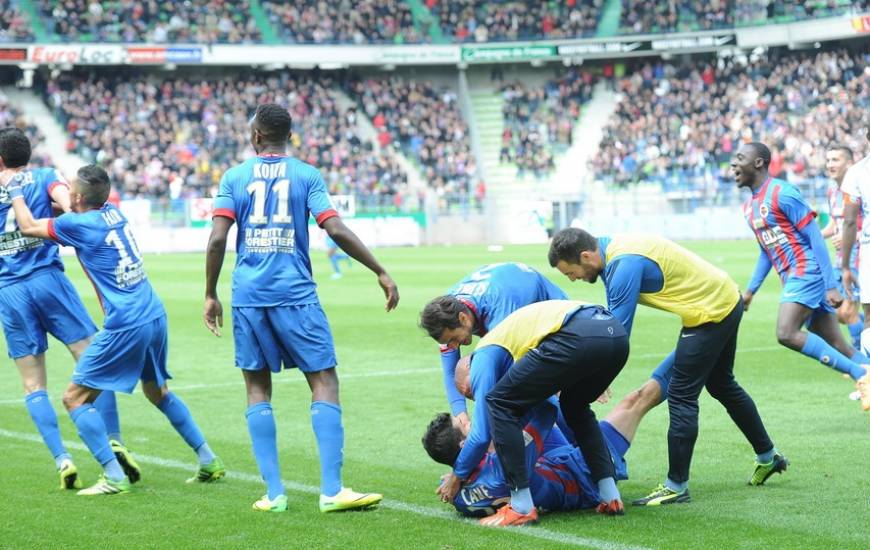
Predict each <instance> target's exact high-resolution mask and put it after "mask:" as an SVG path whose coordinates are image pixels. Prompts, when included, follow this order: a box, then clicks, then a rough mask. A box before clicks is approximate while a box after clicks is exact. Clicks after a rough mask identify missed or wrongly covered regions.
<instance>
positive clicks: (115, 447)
mask: <svg viewBox="0 0 870 550" xmlns="http://www.w3.org/2000/svg"><path fill="white" fill-rule="evenodd" d="M109 444H110V445H111V446H112V452H113V453H115V458H117V459H118V463H119V464H120V465H121V468H122V469H123V470H124V475H126V476H127V479H129V480H130V483H136V482H137V481H139V480H140V479H141V478H142V468H140V467H139V464H138V463H137V462H136V459H135V458H133V453H131V452H130V449H128V448H127V447H125V446H124V444H123V443H121V442H120V441H117V440H115V439H110V440H109Z"/></svg>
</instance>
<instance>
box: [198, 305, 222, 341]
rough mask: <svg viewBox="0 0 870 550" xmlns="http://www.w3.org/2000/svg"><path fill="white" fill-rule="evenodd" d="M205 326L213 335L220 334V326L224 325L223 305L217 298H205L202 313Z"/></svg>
mask: <svg viewBox="0 0 870 550" xmlns="http://www.w3.org/2000/svg"><path fill="white" fill-rule="evenodd" d="M202 318H203V321H205V326H206V327H208V330H210V331H211V333H212V334H214V335H215V336H220V335H221V327H223V326H224V306H223V305H221V301H220V300H218V299H217V298H206V299H205V308H204V310H203V313H202Z"/></svg>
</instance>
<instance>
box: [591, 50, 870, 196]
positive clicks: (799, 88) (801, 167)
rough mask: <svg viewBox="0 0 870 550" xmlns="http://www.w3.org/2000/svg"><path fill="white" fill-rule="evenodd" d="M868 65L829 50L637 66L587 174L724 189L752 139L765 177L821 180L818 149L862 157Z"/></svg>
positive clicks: (862, 56)
mask: <svg viewBox="0 0 870 550" xmlns="http://www.w3.org/2000/svg"><path fill="white" fill-rule="evenodd" d="M868 62H870V54H868V53H866V52H852V53H850V52H847V51H844V50H838V51H830V52H813V53H783V54H777V53H774V52H770V53H769V54H768V55H765V56H762V57H759V58H749V59H746V58H743V59H741V58H730V59H720V60H719V61H718V62H716V63H715V64H707V65H704V64H699V63H697V62H691V63H686V64H680V65H671V64H664V63H661V62H658V63H654V64H650V63H646V64H643V65H642V66H640V67H639V68H638V69H637V70H634V71H633V72H630V73H628V74H626V76H625V77H624V78H621V79H619V80H618V82H617V89H618V91H619V102H618V105H617V108H616V112H615V114H614V115H613V117H612V119H611V121H610V122H609V125H608V126H607V127H606V128H605V130H604V136H605V137H604V138H603V140H602V142H601V148H600V152H599V154H598V155H597V157H596V158H594V159H593V161H592V168H593V170H594V172H595V173H596V176H597V178H598V179H600V180H603V181H611V182H615V183H617V184H627V183H630V182H636V181H641V180H653V181H655V180H659V181H662V182H664V180H665V179H666V178H668V177H672V176H674V175H675V174H677V175H681V176H686V177H689V178H700V179H698V180H696V181H700V180H701V179H706V180H707V181H710V178H712V179H714V180H716V181H718V182H719V183H720V184H725V183H726V182H727V183H729V184H730V183H731V182H730V177H729V175H728V167H727V163H728V160H729V158H730V156H731V154H732V153H733V152H734V151H735V150H736V148H737V147H738V146H739V144H740V143H741V142H744V141H761V142H764V143H766V144H767V145H768V146H769V147H770V148H771V151H772V153H773V158H772V162H771V165H770V173H771V175H773V176H780V177H785V178H786V179H788V180H789V181H791V182H795V183H799V182H802V181H810V180H816V179H818V180H819V181H821V180H822V179H823V176H824V165H825V162H824V156H825V148H826V146H827V145H829V144H831V143H833V142H839V143H844V144H846V145H847V146H849V147H850V148H851V149H852V150H853V152H854V154H855V156H856V158H860V156H862V155H863V154H865V153H866V152H867V151H868V141H867V139H866V137H865V132H866V129H867V127H868V124H870V115H868V109H870V66H868Z"/></svg>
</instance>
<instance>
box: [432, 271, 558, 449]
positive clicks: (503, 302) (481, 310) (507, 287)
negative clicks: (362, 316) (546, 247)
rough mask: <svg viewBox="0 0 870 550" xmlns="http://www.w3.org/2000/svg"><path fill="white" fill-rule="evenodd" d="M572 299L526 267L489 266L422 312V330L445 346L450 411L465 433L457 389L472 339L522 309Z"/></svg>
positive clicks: (462, 400) (465, 422)
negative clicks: (457, 376)
mask: <svg viewBox="0 0 870 550" xmlns="http://www.w3.org/2000/svg"><path fill="white" fill-rule="evenodd" d="M567 299H568V297H567V296H566V295H565V293H564V292H563V291H562V289H560V288H559V287H558V286H556V285H554V284H553V283H552V282H550V280H549V279H547V278H546V277H544V276H543V275H541V274H540V273H538V272H537V271H535V270H534V269H532V268H531V267H529V266H527V265H525V264H521V263H514V262H509V263H501V264H489V265H485V266H483V267H481V268H480V269H478V270H477V271H475V272H474V273H471V274H469V275H467V276H466V277H465V278H463V279H462V280H461V281H459V282H458V283H456V284H455V285H454V286H453V288H451V289H450V290H449V291H448V292H447V294H445V295H444V296H439V297H437V298H435V299H433V300H432V301H430V302H429V303H428V304H426V307H424V308H423V312H422V313H421V314H420V326H421V327H422V328H423V329H424V330H425V331H426V332H427V333H428V334H429V336H431V337H432V338H433V339H435V341H437V342H438V343H439V344H441V368H442V369H443V371H444V391H445V392H446V393H447V401H448V403H449V404H450V410H451V412H452V413H453V415H454V416H455V417H456V419H457V422H459V424H460V426H462V429H463V430H464V431H465V433H468V429H469V425H470V424H469V419H468V412H467V411H466V407H465V398H464V397H463V396H462V394H460V393H459V392H458V391H456V386H455V385H454V383H453V378H454V371H455V370H456V363H457V361H459V358H460V355H461V354H460V351H459V347H460V346H467V345H469V344H471V338H472V336H474V335H476V336H481V337H482V336H485V335H486V334H487V333H488V332H489V331H490V330H492V329H493V328H495V327H496V326H497V325H498V324H499V323H500V322H501V321H502V320H503V319H504V318H505V317H507V316H508V315H510V314H511V313H513V312H514V311H516V310H517V309H519V308H521V307H523V306H527V305H529V304H533V303H535V302H543V301H545V300H567Z"/></svg>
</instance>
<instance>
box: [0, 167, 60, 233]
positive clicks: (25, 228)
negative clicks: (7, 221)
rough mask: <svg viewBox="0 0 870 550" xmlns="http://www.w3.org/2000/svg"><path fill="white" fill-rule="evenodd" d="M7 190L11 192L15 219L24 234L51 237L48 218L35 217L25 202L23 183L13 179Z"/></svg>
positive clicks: (9, 182)
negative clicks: (22, 189)
mask: <svg viewBox="0 0 870 550" xmlns="http://www.w3.org/2000/svg"><path fill="white" fill-rule="evenodd" d="M6 192H7V193H9V198H10V199H12V209H13V210H14V211H15V221H16V222H17V223H18V229H19V230H20V231H21V233H22V234H23V235H27V236H28V237H39V238H41V239H48V238H50V236H49V233H48V222H49V220H48V219H40V220H36V219H34V218H33V213H32V212H31V211H30V208H28V207H27V203H26V202H24V195H23V194H22V192H21V184H20V183H18V181H16V180H14V179H11V180H9V181H8V183H7V184H6Z"/></svg>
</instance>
